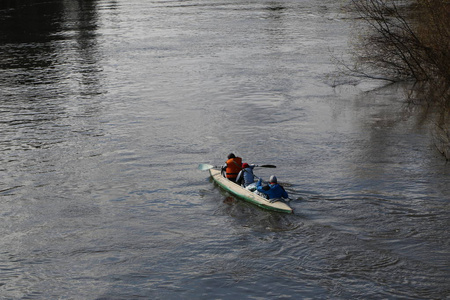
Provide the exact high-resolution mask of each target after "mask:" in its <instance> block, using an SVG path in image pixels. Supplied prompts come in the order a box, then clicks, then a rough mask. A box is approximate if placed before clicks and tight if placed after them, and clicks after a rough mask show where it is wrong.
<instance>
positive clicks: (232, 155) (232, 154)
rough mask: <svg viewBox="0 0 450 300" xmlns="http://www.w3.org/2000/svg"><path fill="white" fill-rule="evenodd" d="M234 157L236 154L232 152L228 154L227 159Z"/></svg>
mask: <svg viewBox="0 0 450 300" xmlns="http://www.w3.org/2000/svg"><path fill="white" fill-rule="evenodd" d="M235 157H236V155H234V153H230V154H228V159H230V158H235Z"/></svg>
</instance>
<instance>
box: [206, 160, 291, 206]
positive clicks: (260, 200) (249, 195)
mask: <svg viewBox="0 0 450 300" xmlns="http://www.w3.org/2000/svg"><path fill="white" fill-rule="evenodd" d="M209 173H210V174H211V177H212V179H213V180H214V182H216V183H217V184H218V185H219V186H220V187H221V188H223V189H224V190H226V191H227V192H229V193H230V194H232V195H234V196H236V197H238V198H240V199H243V200H245V201H247V202H250V203H253V204H255V205H257V206H259V207H261V208H264V209H267V210H271V211H277V212H282V213H288V214H290V213H292V212H293V209H292V208H291V207H290V206H289V205H287V204H286V203H284V202H282V201H281V200H279V201H275V202H270V200H268V199H266V198H264V197H261V196H259V195H258V194H256V193H254V192H251V191H249V190H247V189H245V188H243V187H242V186H240V185H238V184H236V183H234V182H232V181H230V180H228V179H227V178H225V177H223V176H222V174H220V170H217V169H209Z"/></svg>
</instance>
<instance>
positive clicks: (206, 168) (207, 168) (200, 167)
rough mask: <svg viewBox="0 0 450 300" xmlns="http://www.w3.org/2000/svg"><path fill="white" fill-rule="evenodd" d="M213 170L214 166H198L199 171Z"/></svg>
mask: <svg viewBox="0 0 450 300" xmlns="http://www.w3.org/2000/svg"><path fill="white" fill-rule="evenodd" d="M212 168H214V166H213V165H209V164H199V165H198V169H199V170H202V171H205V170H209V169H212Z"/></svg>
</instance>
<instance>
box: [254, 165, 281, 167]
mask: <svg viewBox="0 0 450 300" xmlns="http://www.w3.org/2000/svg"><path fill="white" fill-rule="evenodd" d="M255 167H260V168H276V167H277V166H275V165H255Z"/></svg>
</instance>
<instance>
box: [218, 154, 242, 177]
mask: <svg viewBox="0 0 450 300" xmlns="http://www.w3.org/2000/svg"><path fill="white" fill-rule="evenodd" d="M241 170H242V158H240V157H236V156H235V155H234V154H233V153H230V154H228V160H227V162H226V163H225V165H224V166H223V167H222V174H223V173H224V172H225V177H227V178H228V179H229V180H231V181H233V182H236V177H237V176H238V174H239V172H240V171H241Z"/></svg>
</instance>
